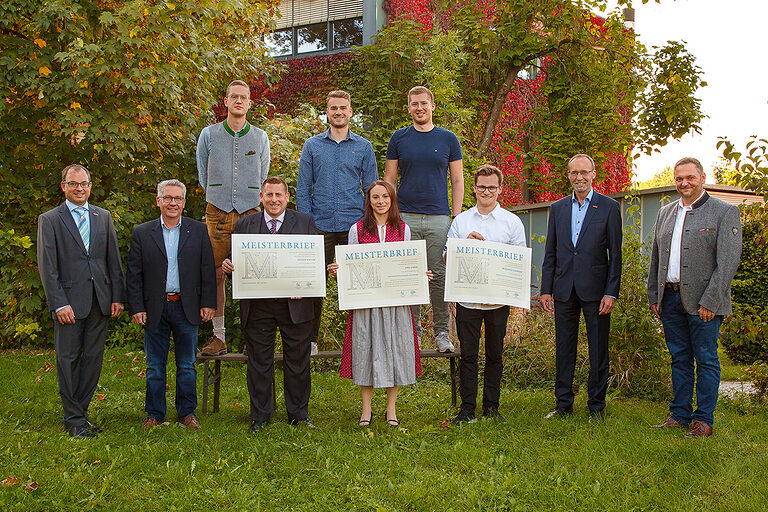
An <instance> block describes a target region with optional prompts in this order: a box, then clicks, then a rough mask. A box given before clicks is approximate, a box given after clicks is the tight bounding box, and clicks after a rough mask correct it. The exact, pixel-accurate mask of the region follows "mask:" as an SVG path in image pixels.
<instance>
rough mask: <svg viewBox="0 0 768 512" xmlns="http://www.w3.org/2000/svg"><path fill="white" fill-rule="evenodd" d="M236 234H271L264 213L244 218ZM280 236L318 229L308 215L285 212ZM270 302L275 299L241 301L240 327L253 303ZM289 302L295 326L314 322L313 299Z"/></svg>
mask: <svg viewBox="0 0 768 512" xmlns="http://www.w3.org/2000/svg"><path fill="white" fill-rule="evenodd" d="M232 233H234V234H238V233H239V234H262V235H266V234H269V226H267V223H266V222H265V221H264V212H263V211H261V212H257V213H252V214H251V215H247V216H245V217H242V218H241V219H240V220H238V221H237V224H236V225H235V230H234V231H233V232H232ZM277 234H278V235H316V234H317V228H316V227H315V221H314V219H312V217H311V216H309V215H307V214H306V213H301V212H297V211H296V210H290V209H286V210H285V217H284V218H283V223H282V224H281V225H280V229H278V230H277ZM257 300H258V301H270V300H274V299H241V300H240V325H242V326H245V325H246V324H247V320H248V309H249V308H250V305H251V302H253V301H257ZM286 300H288V310H289V311H290V314H291V321H292V322H293V323H294V324H298V323H302V322H306V321H308V320H312V319H313V318H314V317H315V312H314V305H313V299H312V298H302V299H286Z"/></svg>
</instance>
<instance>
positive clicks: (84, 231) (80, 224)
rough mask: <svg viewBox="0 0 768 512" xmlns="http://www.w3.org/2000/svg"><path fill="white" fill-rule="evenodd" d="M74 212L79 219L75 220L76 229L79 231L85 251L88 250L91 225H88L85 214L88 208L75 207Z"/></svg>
mask: <svg viewBox="0 0 768 512" xmlns="http://www.w3.org/2000/svg"><path fill="white" fill-rule="evenodd" d="M75 212H76V213H77V214H78V215H79V216H80V220H79V221H77V230H78V231H79V232H80V238H82V239H83V245H85V252H86V253H89V252H90V245H91V227H90V226H89V225H88V219H87V218H86V215H87V214H88V210H86V209H85V208H83V207H82V206H78V207H77V208H75Z"/></svg>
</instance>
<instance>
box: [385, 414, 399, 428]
mask: <svg viewBox="0 0 768 512" xmlns="http://www.w3.org/2000/svg"><path fill="white" fill-rule="evenodd" d="M384 418H385V419H386V420H387V425H389V426H390V427H392V428H397V427H399V426H400V421H399V420H397V419H390V418H388V417H387V413H384Z"/></svg>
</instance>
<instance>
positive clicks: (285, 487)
mask: <svg viewBox="0 0 768 512" xmlns="http://www.w3.org/2000/svg"><path fill="white" fill-rule="evenodd" d="M137 354H139V355H140V356H143V354H141V353H137ZM135 355H136V354H129V355H127V356H126V355H125V354H124V353H123V352H122V351H116V350H112V351H108V353H107V356H106V357H105V362H104V370H103V373H102V378H101V385H100V388H99V390H98V392H97V393H99V394H101V395H105V396H104V397H103V399H102V400H100V401H98V402H95V403H94V404H93V406H92V412H91V414H92V416H93V417H94V418H93V419H95V420H97V422H98V423H99V424H100V425H101V426H103V427H104V428H105V430H106V431H105V433H104V434H102V435H101V436H100V438H99V439H98V440H95V441H85V440H73V439H71V438H69V436H68V435H67V434H66V433H65V432H64V430H63V428H62V427H61V425H60V422H59V417H60V404H59V402H58V395H57V392H56V371H55V369H52V370H50V371H49V372H47V373H46V372H45V368H46V363H48V364H53V362H54V358H53V353H51V352H46V353H39V354H33V353H29V352H6V353H3V354H0V376H2V381H3V383H4V384H5V387H4V389H5V392H4V395H5V396H4V399H3V400H2V401H0V429H2V431H3V432H4V434H5V435H3V436H2V441H0V454H2V457H0V479H2V478H5V477H6V476H10V477H13V478H17V479H19V480H20V483H19V484H18V485H12V486H2V487H0V510H19V511H28V510H78V509H85V510H88V509H100V510H133V511H141V510H150V509H156V510H223V509H227V508H228V509H231V510H280V511H293V510H343V511H356V510H364V511H401V510H425V511H444V510H456V511H462V510H569V511H570V510H622V511H623V510H693V509H699V510H722V511H735V510H764V509H765V503H766V494H767V491H768V455H767V454H766V451H767V450H766V449H767V448H768V428H766V419H768V413H766V412H765V411H763V412H759V413H757V414H743V413H739V412H737V411H738V410H740V409H737V406H736V405H735V404H733V403H727V402H723V403H721V406H720V407H719V408H718V411H717V413H716V424H715V436H714V437H712V438H710V439H705V440H688V439H685V438H683V436H682V433H681V432H680V431H656V430H652V429H650V428H648V426H649V425H650V424H651V423H653V422H656V421H659V420H662V419H663V418H664V417H665V412H666V404H662V403H654V402H646V401H638V400H628V399H622V398H615V399H613V400H612V401H611V402H610V403H609V404H608V409H607V412H608V414H607V418H606V421H605V423H603V424H590V423H588V422H587V418H586V412H585V411H584V409H583V408H584V404H585V402H584V397H583V396H580V397H579V398H578V402H577V414H575V415H574V416H573V417H571V418H567V419H560V420H553V421H545V420H544V419H542V416H543V415H544V414H545V413H546V412H547V411H548V410H549V408H550V407H551V405H552V402H553V400H552V396H551V392H550V391H548V390H524V391H521V390H513V389H504V390H503V394H502V407H501V411H502V413H503V414H504V415H505V416H506V418H507V421H506V422H504V423H499V422H495V421H489V422H478V423H476V424H470V425H466V426H463V427H460V428H453V427H451V428H441V426H440V424H441V422H442V421H443V420H444V419H445V418H448V417H450V416H452V415H454V414H455V411H453V410H451V408H450V388H449V386H448V383H447V381H445V380H443V375H444V373H441V376H440V377H436V378H429V377H426V378H422V379H421V380H420V381H419V383H418V384H417V385H415V386H411V387H408V388H405V389H404V390H403V392H402V394H401V399H400V402H399V404H400V409H399V416H400V419H401V421H402V427H403V428H401V429H399V430H395V429H392V428H389V427H387V426H386V425H385V423H384V421H383V419H382V414H383V410H384V399H383V394H382V393H380V392H378V393H377V394H376V397H375V398H374V405H375V407H376V409H375V410H377V411H379V414H378V416H375V417H374V424H373V426H372V428H370V429H359V428H357V427H356V419H357V417H358V413H359V412H358V391H357V388H355V387H354V386H353V385H352V384H351V383H349V382H348V381H341V380H340V379H339V378H338V376H337V374H336V373H334V372H332V371H326V372H317V371H316V372H315V373H313V392H312V401H311V403H310V416H311V418H312V420H313V422H314V423H315V424H316V425H318V426H319V427H321V429H322V430H319V431H307V430H305V429H301V428H294V427H290V426H288V425H286V424H285V418H286V417H285V409H284V407H283V406H282V397H281V395H280V394H278V407H279V408H278V412H277V414H276V417H275V418H274V421H273V423H272V424H271V425H270V426H269V427H268V428H267V429H266V430H265V431H264V432H262V433H261V434H259V435H258V436H250V435H248V434H247V428H248V425H249V421H248V418H247V414H248V413H247V411H248V394H247V391H246V387H245V368H244V366H242V365H239V366H232V367H227V368H226V374H225V380H224V385H223V395H222V410H221V412H219V413H218V414H214V415H211V416H207V417H202V418H201V420H202V424H203V429H202V430H201V431H199V432H192V431H189V430H187V429H185V428H183V427H179V426H178V425H177V424H175V422H172V423H171V424H170V425H168V426H163V427H158V428H155V429H154V430H152V431H150V432H148V433H146V432H143V431H142V430H141V428H140V422H141V420H142V418H143V417H144V412H143V405H144V379H143V378H142V377H140V376H139V375H138V374H139V372H140V370H141V369H143V360H142V357H139V358H138V360H137V361H136V362H132V359H133V358H134V356H135ZM113 356H116V358H115V359H114V360H111V358H112V357H113ZM431 363H434V364H435V365H437V366H447V362H445V361H436V362H431ZM38 377H39V382H37V380H38ZM278 385H279V384H278ZM171 387H173V384H171ZM200 387H201V386H199V387H198V389H200ZM584 387H585V386H582V388H584ZM171 393H172V391H171ZM169 396H170V397H171V400H170V405H171V409H172V408H173V405H172V396H173V395H172V394H170V395H169ZM173 416H175V414H173V413H171V415H170V417H169V418H168V419H169V421H171V420H175V417H173ZM32 481H34V482H37V483H38V485H39V488H38V489H37V490H35V491H32V490H24V488H23V487H24V485H25V484H27V483H28V482H32Z"/></svg>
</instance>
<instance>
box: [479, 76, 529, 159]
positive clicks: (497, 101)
mask: <svg viewBox="0 0 768 512" xmlns="http://www.w3.org/2000/svg"><path fill="white" fill-rule="evenodd" d="M520 69H522V68H521V67H520V66H514V67H512V68H511V69H510V70H509V73H507V77H506V78H505V79H504V82H503V83H502V84H501V85H500V86H499V88H498V89H496V92H495V93H494V95H493V106H491V110H490V112H488V117H487V119H486V120H485V126H484V127H483V135H482V136H481V137H480V144H479V145H478V148H477V156H478V157H479V158H482V157H484V156H485V154H486V153H487V152H488V148H489V147H490V146H491V141H492V140H493V132H494V131H495V130H496V125H497V124H498V123H499V117H501V109H502V108H504V103H505V102H506V101H507V94H509V91H511V90H512V87H513V86H514V85H515V81H516V80H517V74H518V73H520Z"/></svg>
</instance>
